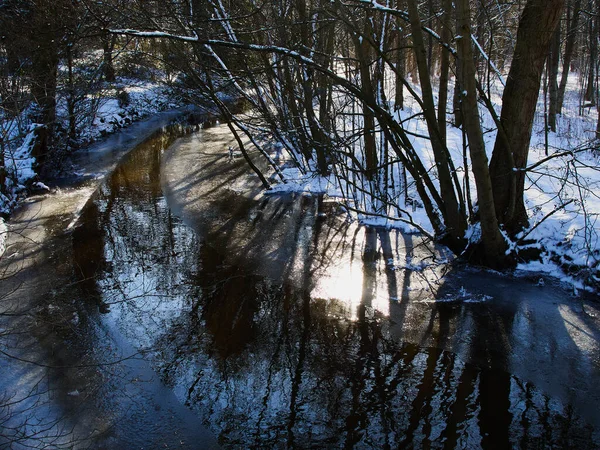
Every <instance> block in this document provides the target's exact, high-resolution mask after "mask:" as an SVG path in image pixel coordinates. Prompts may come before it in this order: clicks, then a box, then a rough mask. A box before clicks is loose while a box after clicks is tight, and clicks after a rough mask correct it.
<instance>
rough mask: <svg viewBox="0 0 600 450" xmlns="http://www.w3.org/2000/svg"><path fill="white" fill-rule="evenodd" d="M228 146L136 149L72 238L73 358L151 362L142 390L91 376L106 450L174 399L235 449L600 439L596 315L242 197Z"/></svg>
mask: <svg viewBox="0 0 600 450" xmlns="http://www.w3.org/2000/svg"><path fill="white" fill-rule="evenodd" d="M227 139H228V138H227V136H226V135H224V134H223V132H222V130H220V129H219V127H217V128H216V129H214V130H203V131H201V132H199V133H198V134H195V135H192V136H188V137H185V138H183V139H181V140H180V141H178V142H177V143H176V144H175V145H174V146H171V147H170V148H168V149H166V148H167V147H168V146H169V145H170V143H171V140H170V138H169V137H168V136H166V135H163V136H159V137H156V138H155V139H154V140H153V141H152V142H150V143H149V144H147V145H145V146H142V147H139V148H138V149H137V150H135V151H134V152H132V153H131V154H130V155H129V157H128V158H127V159H126V161H125V162H124V163H123V164H121V166H120V167H119V168H118V169H117V170H116V172H115V173H114V175H113V176H112V177H111V178H110V179H109V180H108V181H107V182H106V183H105V184H103V185H102V187H101V188H100V190H99V191H98V192H97V193H96V195H95V196H94V197H93V199H92V201H90V202H89V203H88V205H87V206H86V207H85V208H84V210H83V213H82V216H81V219H80V221H79V225H78V227H77V228H76V229H75V231H74V232H73V234H72V236H71V237H70V240H71V243H72V259H71V261H72V267H71V269H72V273H73V274H74V275H73V276H74V279H73V280H72V281H73V284H72V285H71V286H70V287H68V288H65V289H64V290H63V294H62V297H63V298H69V301H70V302H71V304H73V305H75V310H76V313H75V314H76V315H75V319H74V321H73V323H74V324H75V325H73V326H72V327H71V329H70V330H69V332H68V333H67V334H68V336H69V339H71V340H72V341H73V342H72V347H71V348H72V349H73V350H71V351H73V352H79V353H78V354H80V355H81V357H82V358H84V360H87V359H89V360H90V361H95V360H102V361H110V360H111V357H112V358H115V357H116V356H115V355H123V354H133V353H135V352H136V351H141V352H142V355H143V360H142V361H141V362H139V364H141V365H145V366H148V367H147V368H145V369H144V371H145V372H144V371H142V372H140V373H145V374H146V375H145V376H147V379H144V375H142V376H140V378H136V379H131V377H130V373H129V372H128V371H127V369H126V370H124V372H123V373H122V374H121V376H119V375H118V374H116V375H115V373H114V370H111V369H108V368H105V369H102V370H99V371H96V372H95V373H94V375H93V376H90V374H89V371H88V372H85V375H81V376H82V377H83V376H85V377H89V379H88V385H90V386H97V388H95V389H88V391H86V390H85V388H83V389H82V392H87V394H86V395H89V396H90V397H93V401H94V403H95V404H96V405H100V406H96V407H95V408H96V409H94V415H99V416H100V417H98V418H97V419H93V420H98V421H99V422H102V423H105V422H107V421H110V420H113V421H114V422H115V426H114V431H112V432H109V433H108V436H109V437H108V438H106V437H104V438H103V440H101V441H98V442H100V443H98V444H94V445H100V446H108V447H114V448H126V446H127V445H130V446H131V447H128V448H133V447H139V448H141V447H143V446H144V445H145V444H147V442H158V441H154V440H152V439H151V438H149V437H148V435H145V434H144V433H145V431H144V430H148V432H149V433H150V434H151V431H152V427H153V425H152V424H153V421H156V417H158V412H157V413H156V414H157V416H156V417H155V416H153V412H152V411H146V410H143V409H144V407H143V406H139V405H138V406H135V402H136V398H134V397H136V396H138V395H141V396H144V395H146V396H152V397H154V398H155V399H156V398H159V397H160V398H162V397H165V396H166V397H168V396H172V395H173V393H174V396H175V397H176V401H178V402H179V403H180V404H181V405H185V406H187V407H188V408H189V409H190V410H191V411H192V413H190V416H189V417H188V418H187V419H186V420H187V422H183V423H179V426H180V427H181V428H182V433H185V432H186V431H185V430H186V429H188V430H189V429H190V428H194V427H202V426H206V427H207V428H208V429H209V430H210V431H211V432H212V433H213V435H214V436H216V437H217V438H218V441H219V443H220V444H221V445H222V446H224V447H229V448H255V447H261V448H262V447H264V448H271V447H276V448H285V447H290V448H342V447H344V448H429V447H432V448H480V447H483V448H510V447H513V448H579V449H591V448H598V447H599V446H600V440H599V439H600V433H599V431H600V412H599V409H598V408H599V407H598V405H600V383H599V382H600V377H599V375H600V371H599V368H600V358H599V349H598V338H599V337H600V333H599V328H598V307H597V305H596V304H595V303H593V302H590V301H587V300H582V299H575V298H572V297H570V295H569V294H568V293H567V292H566V291H565V290H563V289H562V288H561V287H560V286H558V285H555V284H553V283H552V282H549V281H548V280H546V283H545V286H537V285H536V282H537V277H536V279H535V280H534V281H531V280H527V279H513V278H511V277H506V276H500V275H497V274H494V273H489V272H482V271H477V270H467V269H464V268H460V267H458V266H456V264H454V263H451V262H447V263H444V264H441V265H440V264H438V263H439V261H440V260H441V261H442V262H443V261H446V260H447V259H448V256H447V255H444V253H443V251H440V250H439V249H437V250H432V249H430V248H428V247H427V246H426V245H424V243H423V242H422V241H421V240H420V239H419V238H418V237H416V236H407V235H403V234H401V233H399V232H396V231H389V230H384V229H373V228H365V227H359V226H357V225H356V224H352V223H349V222H347V221H346V220H345V217H344V216H343V215H340V214H339V212H338V210H337V208H336V206H335V204H334V203H332V202H329V201H327V199H323V198H322V197H320V196H316V195H315V196H307V195H289V196H266V197H265V196H257V197H252V196H249V195H246V194H245V193H244V192H243V191H242V190H240V189H237V188H236V182H237V181H236V180H239V178H240V177H244V176H246V175H243V174H244V173H246V172H245V170H246V169H245V166H244V163H243V161H241V160H237V159H236V160H234V161H229V160H228V158H227V152H226V150H225V149H226V146H225V145H226V141H227ZM177 158H180V166H176V169H177V170H176V169H173V168H172V167H171V166H168V167H171V169H170V170H171V172H168V171H167V169H165V166H164V164H165V161H167V162H170V161H172V160H173V161H174V160H175V159H177ZM181 161H183V163H181ZM186 183H189V184H192V183H193V184H194V185H195V188H194V189H193V190H192V189H189V188H188V187H186ZM165 193H166V195H165ZM65 292H66V293H68V295H66V294H65ZM85 358H87V359H85ZM147 362H149V364H148V363H147ZM136 364H137V363H136ZM119 370H123V369H119ZM136 373H137V372H136ZM154 374H157V375H158V376H157V377H156V376H154ZM76 378H77V377H76ZM115 380H116V381H115ZM149 380H153V381H151V382H150V381H149ZM80 381H81V380H80ZM131 386H136V389H137V391H135V393H133V394H132V396H131V398H130V401H131V405H129V406H128V405H125V406H123V405H122V406H121V407H120V409H117V410H115V409H114V402H111V396H114V395H116V394H114V392H116V391H122V390H125V391H126V390H128V389H130V388H131ZM132 392H134V391H132ZM140 392H142V394H140ZM161 401H162V400H161ZM161 401H156V400H155V404H156V405H157V406H156V405H155V406H154V408H155V411H161V409H162V408H169V407H172V404H173V401H172V400H168V401H167V404H166V405H162V406H161ZM103 404H105V405H106V409H104V410H103V409H102V405H103ZM120 404H121V403H120ZM144 405H145V403H144ZM141 409H142V410H143V411H140V410H141ZM142 412H143V414H142ZM82 414H83V413H82ZM103 415H105V417H102V416H103ZM161 417H162V416H161ZM86 420H89V421H93V420H92V419H91V418H90V419H86ZM132 430H133V431H132ZM135 430H139V431H135ZM133 435H135V436H137V438H136V440H135V441H133V442H132V441H131V439H132V437H131V436H133ZM181 445H182V446H188V447H192V448H194V447H197V448H202V447H203V446H204V445H203V444H202V443H201V442H195V443H191V442H190V441H189V440H187V441H186V440H184V439H182V440H181Z"/></svg>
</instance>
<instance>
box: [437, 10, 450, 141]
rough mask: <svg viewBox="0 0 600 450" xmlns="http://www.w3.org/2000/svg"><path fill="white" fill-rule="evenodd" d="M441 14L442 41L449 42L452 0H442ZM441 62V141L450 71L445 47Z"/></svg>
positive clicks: (439, 106)
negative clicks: (442, 10)
mask: <svg viewBox="0 0 600 450" xmlns="http://www.w3.org/2000/svg"><path fill="white" fill-rule="evenodd" d="M443 9H444V12H443V16H442V36H441V37H442V42H443V43H444V44H449V43H450V39H451V37H452V30H451V29H450V24H451V12H452V0H444V2H443ZM441 52H442V55H441V64H440V87H439V99H438V127H439V129H440V137H441V139H442V140H443V141H445V140H446V126H447V124H446V107H447V103H448V73H449V71H450V52H449V51H448V50H447V49H446V48H442V49H441Z"/></svg>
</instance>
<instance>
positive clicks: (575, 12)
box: [557, 0, 581, 114]
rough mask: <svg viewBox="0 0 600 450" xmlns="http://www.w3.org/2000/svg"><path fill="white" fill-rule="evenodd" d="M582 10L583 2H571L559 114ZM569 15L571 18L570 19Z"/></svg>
mask: <svg viewBox="0 0 600 450" xmlns="http://www.w3.org/2000/svg"><path fill="white" fill-rule="evenodd" d="M580 9H581V0H575V2H574V3H571V2H570V1H569V6H567V33H566V34H567V38H566V42H565V53H564V55H563V66H562V75H561V77H560V84H559V86H558V100H557V113H558V114H560V113H561V111H562V107H563V103H564V99H565V90H566V88H567V80H568V78H569V72H570V71H571V61H572V59H573V51H574V50H575V42H576V41H577V27H578V26H579V10H580ZM569 15H571V17H570V18H569Z"/></svg>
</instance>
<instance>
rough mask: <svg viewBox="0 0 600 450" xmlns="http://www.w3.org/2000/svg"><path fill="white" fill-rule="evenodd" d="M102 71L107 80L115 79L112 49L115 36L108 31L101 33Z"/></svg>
mask: <svg viewBox="0 0 600 450" xmlns="http://www.w3.org/2000/svg"><path fill="white" fill-rule="evenodd" d="M101 40H102V52H103V54H102V58H103V64H102V73H103V74H104V79H105V80H106V81H108V82H113V81H115V66H114V64H113V50H114V48H115V40H116V36H115V35H114V34H109V33H108V32H104V33H102V37H101Z"/></svg>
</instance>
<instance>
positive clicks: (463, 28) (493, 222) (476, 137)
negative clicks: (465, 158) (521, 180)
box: [455, 0, 506, 268]
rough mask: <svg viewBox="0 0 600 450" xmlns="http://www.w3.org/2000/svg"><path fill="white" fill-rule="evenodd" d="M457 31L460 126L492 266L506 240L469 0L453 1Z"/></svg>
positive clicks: (500, 263) (500, 262)
mask: <svg viewBox="0 0 600 450" xmlns="http://www.w3.org/2000/svg"><path fill="white" fill-rule="evenodd" d="M455 4H456V15H457V27H458V34H459V35H460V36H462V38H461V39H458V61H457V64H460V67H461V71H460V73H461V86H462V87H463V89H464V95H463V101H462V114H463V118H464V123H463V127H464V129H465V132H466V134H467V137H468V139H469V151H470V155H471V163H472V168H473V174H474V175H475V184H476V186H477V201H478V204H479V214H480V217H481V219H480V220H481V234H482V241H483V246H484V250H485V256H484V258H485V263H486V264H487V265H488V266H490V267H493V268H502V267H504V266H505V265H506V242H505V240H504V238H503V237H502V234H501V233H500V229H499V228H498V220H497V218H496V212H495V209H494V196H493V193H492V182H491V179H490V174H489V169H488V159H487V155H486V153H485V143H484V141H483V131H482V129H481V123H480V121H479V108H478V106H477V84H476V79H475V77H476V68H475V62H474V59H473V48H472V46H471V39H469V37H470V36H471V12H470V7H469V0H455Z"/></svg>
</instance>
